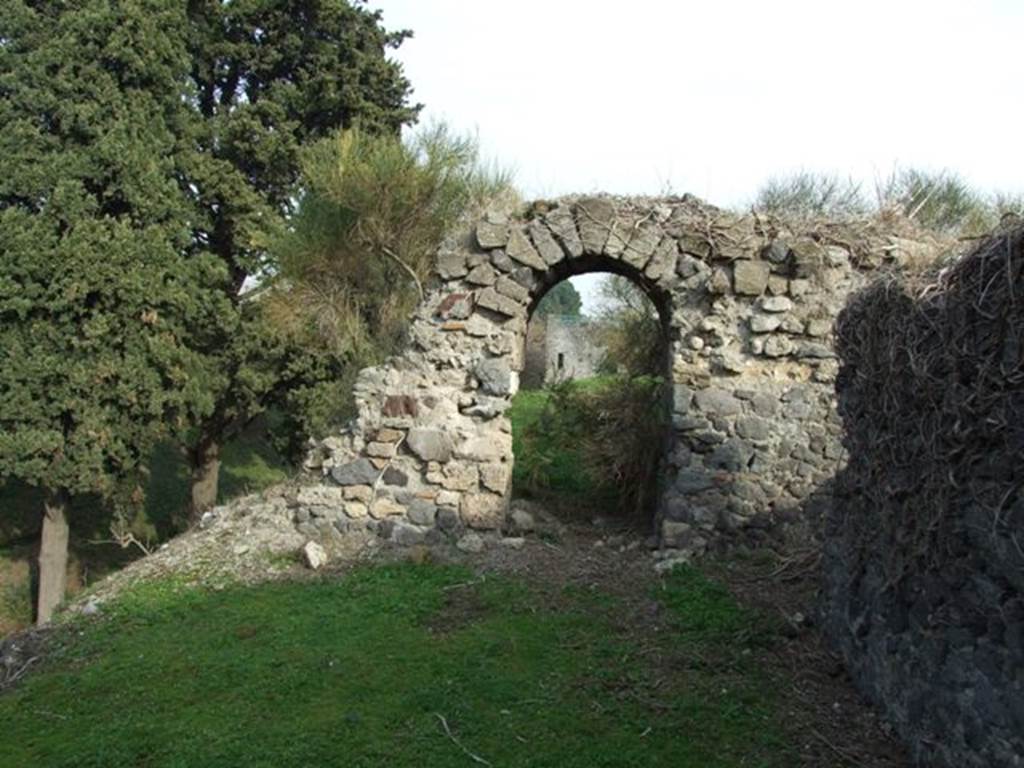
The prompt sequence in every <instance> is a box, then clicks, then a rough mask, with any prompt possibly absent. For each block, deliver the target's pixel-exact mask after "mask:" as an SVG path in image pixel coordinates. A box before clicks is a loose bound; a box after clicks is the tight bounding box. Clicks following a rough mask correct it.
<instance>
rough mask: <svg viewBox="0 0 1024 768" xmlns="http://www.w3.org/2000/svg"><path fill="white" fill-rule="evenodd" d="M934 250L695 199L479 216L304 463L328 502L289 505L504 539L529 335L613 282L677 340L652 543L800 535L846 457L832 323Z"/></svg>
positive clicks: (672, 344)
mask: <svg viewBox="0 0 1024 768" xmlns="http://www.w3.org/2000/svg"><path fill="white" fill-rule="evenodd" d="M933 250H934V247H933V245H932V244H930V243H922V242H918V241H917V240H914V239H907V238H906V237H905V236H901V235H900V225H899V224H898V222H897V223H895V224H892V225H889V224H886V223H884V222H880V221H877V220H871V221H861V222H854V223H846V224H842V223H835V222H816V223H787V222H783V221H779V220H775V219H767V218H764V217H760V216H757V215H753V214H749V215H738V214H736V213H733V212H729V211H724V210H720V209H717V208H714V207H712V206H709V205H707V204H705V203H703V202H701V201H699V200H697V199H696V198H693V197H691V196H683V197H673V198H663V199H648V198H643V199H630V198H616V197H603V196H599V197H582V198H566V199H562V200H559V201H556V202H554V203H550V204H547V203H543V204H534V206H533V207H532V208H531V209H530V210H529V211H528V212H526V213H525V214H523V215H522V216H513V217H507V216H504V215H499V214H492V215H488V216H487V217H485V218H484V219H483V220H482V221H480V222H478V223H477V224H476V225H475V226H474V227H472V228H471V229H470V231H466V232H462V233H459V234H458V235H457V236H455V237H453V238H451V239H450V240H449V241H448V242H446V244H445V245H444V247H443V248H442V249H441V251H440V252H439V254H438V257H437V267H436V280H435V281H434V282H433V284H432V285H430V286H429V287H428V291H427V294H426V296H425V298H424V300H423V302H422V304H421V305H420V307H419V308H418V310H417V312H416V315H415V318H414V320H413V323H412V327H411V345H410V347H409V349H408V350H407V351H406V352H405V353H404V354H403V355H401V356H399V357H396V358H393V359H391V360H389V361H388V362H386V363H385V364H383V365H380V366H378V367H374V368H369V369H367V370H364V371H362V372H361V374H360V375H359V378H358V381H357V384H356V387H355V396H356V401H357V405H358V416H357V418H356V419H355V420H354V421H353V422H352V423H351V424H350V425H349V427H348V428H347V429H346V430H344V431H342V432H341V433H339V434H337V435H334V436H332V437H329V438H327V439H325V440H323V441H322V443H321V444H320V445H319V448H318V450H317V451H315V452H314V454H315V455H314V456H312V457H311V459H310V468H312V469H314V470H315V471H318V472H321V473H322V477H323V483H324V486H323V488H322V494H321V495H323V494H327V495H328V496H330V497H331V498H333V499H334V502H333V504H332V505H330V506H329V509H330V512H329V513H324V512H323V510H322V509H321V511H320V513H318V514H310V511H309V510H304V509H301V508H300V509H298V510H297V512H296V515H297V518H296V519H297V520H298V521H299V525H300V529H302V530H304V532H307V533H308V534H310V535H315V534H320V535H328V536H329V535H332V531H337V532H347V531H350V530H353V529H357V530H360V531H364V530H370V531H373V532H376V533H377V534H378V535H380V536H383V537H386V538H389V539H391V540H393V541H396V542H399V543H418V542H423V541H431V540H437V539H440V538H445V537H454V536H458V535H461V533H462V532H464V531H466V530H467V529H476V530H478V531H488V530H498V529H501V528H502V527H503V526H504V525H505V523H506V513H507V510H508V506H509V495H510V487H511V477H512V463H513V461H514V456H513V455H512V435H511V427H510V424H509V420H508V418H507V417H506V415H505V413H506V411H507V409H508V408H509V406H510V400H511V397H512V396H513V395H514V394H515V392H516V390H517V388H518V386H519V373H520V371H521V370H522V368H523V364H524V340H525V335H526V331H527V321H528V319H529V317H530V316H531V313H532V312H533V310H534V308H535V307H536V306H537V304H538V302H539V301H540V300H541V298H542V297H543V296H544V294H545V293H546V292H547V291H548V290H549V289H550V288H551V287H552V286H554V285H555V284H556V283H558V282H560V281H561V280H564V279H566V278H568V277H571V276H573V275H578V274H583V273H586V272H594V271H605V272H612V273H616V274H620V275H624V276H626V277H628V278H630V279H631V280H632V281H633V282H635V283H636V284H637V285H638V286H639V287H640V288H641V289H642V290H644V292H645V293H646V294H647V296H648V297H650V299H651V300H652V301H653V303H654V305H655V306H656V307H657V309H658V312H659V314H660V316H661V318H662V322H663V323H664V325H665V328H666V334H667V336H668V338H669V349H668V355H667V360H666V362H665V369H664V375H665V376H666V378H667V379H668V380H669V381H671V383H672V388H671V400H672V403H671V405H672V407H671V414H672V415H671V423H670V424H666V438H665V451H664V454H663V459H662V472H661V476H662V478H663V480H662V486H661V490H660V503H659V505H658V512H657V516H656V519H655V520H654V521H652V523H653V526H654V528H655V530H656V533H657V534H658V536H659V537H660V541H661V544H662V546H663V547H664V548H667V549H669V550H674V551H678V552H679V553H680V554H681V555H694V554H700V553H702V552H704V551H705V550H707V549H708V548H709V547H714V546H719V545H722V544H727V543H729V542H732V541H740V540H747V539H749V540H753V541H760V540H763V539H765V538H766V537H768V536H775V535H783V534H784V533H786V532H787V531H795V530H800V531H806V529H807V526H808V525H816V524H817V519H816V512H815V511H814V505H813V504H808V503H807V502H808V500H809V499H810V498H811V497H812V495H813V494H814V492H815V491H816V490H817V489H819V487H820V486H821V485H822V484H823V483H824V482H825V481H827V480H828V479H829V478H830V477H832V476H833V475H834V473H835V471H836V470H837V468H838V467H839V466H840V464H841V463H842V461H843V452H842V447H841V444H840V441H839V433H840V424H839V421H838V419H837V417H836V415H835V408H834V396H833V386H832V383H833V379H834V377H835V374H836V369H837V365H836V361H835V355H834V353H833V348H832V324H833V319H834V317H835V316H836V314H837V312H838V311H839V309H840V308H841V307H842V306H843V304H844V302H845V300H846V297H847V295H848V294H850V293H851V291H853V290H855V289H857V288H859V287H861V286H862V285H863V284H864V283H865V281H866V280H867V278H868V276H869V275H870V274H871V273H873V272H874V271H875V270H877V269H878V268H879V267H881V266H883V265H885V264H892V263H899V262H901V261H905V260H908V259H913V258H919V257H921V256H922V255H928V254H930V253H932V252H933Z"/></svg>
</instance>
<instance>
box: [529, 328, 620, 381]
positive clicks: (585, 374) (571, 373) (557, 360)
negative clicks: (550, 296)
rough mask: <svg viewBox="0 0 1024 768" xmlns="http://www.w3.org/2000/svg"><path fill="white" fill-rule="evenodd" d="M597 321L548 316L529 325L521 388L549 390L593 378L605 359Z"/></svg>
mask: <svg viewBox="0 0 1024 768" xmlns="http://www.w3.org/2000/svg"><path fill="white" fill-rule="evenodd" d="M599 330H600V327H599V321H597V320H593V319H591V318H588V317H585V316H580V315H548V316H547V317H543V318H534V319H533V320H531V321H530V324H529V330H528V332H527V335H526V350H525V358H524V363H523V374H522V385H523V387H524V388H538V387H541V386H549V385H551V384H557V383H559V382H562V381H574V380H577V379H587V378H590V377H592V376H596V375H597V374H598V373H599V372H600V369H601V364H602V363H603V362H604V359H605V348H604V347H603V346H602V345H601V341H600V338H599Z"/></svg>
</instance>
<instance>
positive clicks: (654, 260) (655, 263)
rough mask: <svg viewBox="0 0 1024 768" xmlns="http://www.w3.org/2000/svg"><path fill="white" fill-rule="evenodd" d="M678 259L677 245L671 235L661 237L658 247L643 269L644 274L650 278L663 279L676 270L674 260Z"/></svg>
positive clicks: (670, 275)
mask: <svg viewBox="0 0 1024 768" xmlns="http://www.w3.org/2000/svg"><path fill="white" fill-rule="evenodd" d="M678 259H679V246H678V244H677V243H676V241H675V240H674V239H673V238H671V237H665V238H662V240H661V242H660V243H658V247H657V248H656V249H655V251H654V253H653V254H652V255H651V260H650V261H649V262H648V264H647V267H646V268H645V269H644V274H645V275H647V276H648V277H649V278H651V280H665V279H668V278H670V277H672V276H673V275H675V272H676V262H677V261H678Z"/></svg>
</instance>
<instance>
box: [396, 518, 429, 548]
mask: <svg viewBox="0 0 1024 768" xmlns="http://www.w3.org/2000/svg"><path fill="white" fill-rule="evenodd" d="M426 539H427V530H426V529H425V528H420V527H419V526H417V525H409V523H403V522H401V521H400V520H399V521H395V525H394V527H393V528H392V529H391V541H393V542H394V543H395V544H397V545H398V546H400V547H414V546H417V545H419V544H423V543H424V542H425V541H426Z"/></svg>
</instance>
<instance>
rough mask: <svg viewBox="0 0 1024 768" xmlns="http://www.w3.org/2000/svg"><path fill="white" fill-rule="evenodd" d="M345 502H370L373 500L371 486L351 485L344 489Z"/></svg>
mask: <svg viewBox="0 0 1024 768" xmlns="http://www.w3.org/2000/svg"><path fill="white" fill-rule="evenodd" d="M342 492H343V496H344V498H345V500H346V501H347V500H349V499H355V500H356V501H369V500H370V499H372V498H373V488H372V487H371V486H369V485H350V486H348V487H346V488H343V489H342Z"/></svg>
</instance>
